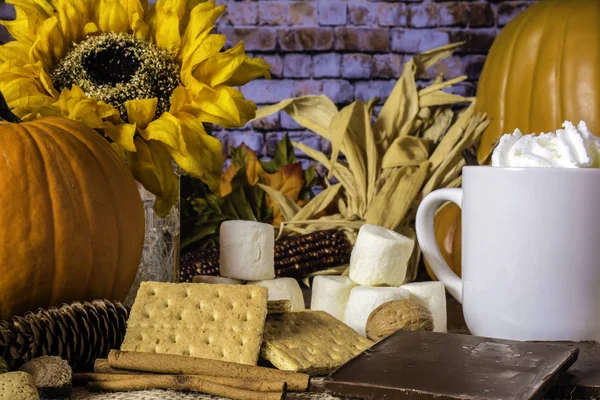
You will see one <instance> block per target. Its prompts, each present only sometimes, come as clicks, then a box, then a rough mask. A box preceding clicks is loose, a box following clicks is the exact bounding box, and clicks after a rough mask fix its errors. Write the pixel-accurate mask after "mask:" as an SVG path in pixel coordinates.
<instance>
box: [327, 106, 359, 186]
mask: <svg viewBox="0 0 600 400" xmlns="http://www.w3.org/2000/svg"><path fill="white" fill-rule="evenodd" d="M357 104H358V102H356V101H355V102H354V103H351V104H350V105H347V106H346V107H344V108H342V109H341V110H340V111H339V112H337V113H336V114H335V115H334V116H333V118H332V119H331V124H330V126H329V132H330V135H331V136H330V137H329V140H330V141H331V163H330V165H331V168H330V169H329V175H328V176H327V178H328V179H331V177H332V176H333V171H334V169H335V163H336V161H337V158H338V155H339V154H340V148H341V147H342V143H343V141H344V138H345V137H346V132H347V131H348V124H350V120H351V119H352V114H354V110H355V109H356V106H357Z"/></svg>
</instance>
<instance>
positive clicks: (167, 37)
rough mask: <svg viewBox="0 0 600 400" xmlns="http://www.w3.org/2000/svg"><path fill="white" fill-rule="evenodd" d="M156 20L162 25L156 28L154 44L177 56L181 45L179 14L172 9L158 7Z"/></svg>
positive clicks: (157, 25)
mask: <svg viewBox="0 0 600 400" xmlns="http://www.w3.org/2000/svg"><path fill="white" fill-rule="evenodd" d="M156 18H157V20H158V21H160V23H158V24H156V25H155V26H154V42H155V43H156V45H157V46H158V47H161V48H163V49H166V50H168V51H170V52H171V53H174V54H177V52H178V51H179V45H180V44H181V36H180V35H179V17H178V16H177V13H176V12H175V11H174V10H171V9H160V8H158V7H157V11H156Z"/></svg>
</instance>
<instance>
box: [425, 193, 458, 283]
mask: <svg viewBox="0 0 600 400" xmlns="http://www.w3.org/2000/svg"><path fill="white" fill-rule="evenodd" d="M460 215H461V213H460V207H458V206H457V205H456V204H454V203H446V204H444V205H443V206H442V207H440V209H439V210H438V211H437V213H436V214H435V217H434V218H433V225H434V230H435V240H436V242H437V245H438V247H439V248H440V251H441V253H442V256H443V257H444V260H446V263H448V266H449V267H450V269H451V270H452V271H454V273H455V274H456V275H458V276H461V272H462V269H461V243H462V240H461V234H462V229H461V220H460ZM425 267H426V268H427V273H428V274H429V277H430V278H431V279H433V280H434V281H437V280H438V279H437V277H436V276H435V274H434V273H433V271H432V270H431V268H430V267H429V264H428V263H427V261H425Z"/></svg>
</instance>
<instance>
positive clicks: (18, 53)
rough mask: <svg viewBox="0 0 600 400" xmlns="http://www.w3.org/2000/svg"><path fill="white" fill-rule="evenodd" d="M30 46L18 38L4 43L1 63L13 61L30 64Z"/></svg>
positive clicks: (1, 51) (0, 57)
mask: <svg viewBox="0 0 600 400" xmlns="http://www.w3.org/2000/svg"><path fill="white" fill-rule="evenodd" d="M29 47H30V46H28V45H27V44H25V43H23V42H18V41H16V40H14V41H12V42H8V43H5V44H3V45H2V46H0V63H5V62H8V61H11V62H13V63H14V64H15V65H20V66H22V65H25V64H28V63H29Z"/></svg>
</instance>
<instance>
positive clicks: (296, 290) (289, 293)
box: [249, 278, 304, 311]
mask: <svg viewBox="0 0 600 400" xmlns="http://www.w3.org/2000/svg"><path fill="white" fill-rule="evenodd" d="M249 285H258V286H264V287H266V288H267V289H268V290H269V300H289V301H290V302H291V303H292V311H299V310H304V296H303V295H302V289H300V285H299V284H298V281H297V280H295V279H294V278H277V279H272V280H268V281H259V282H250V283H249Z"/></svg>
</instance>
